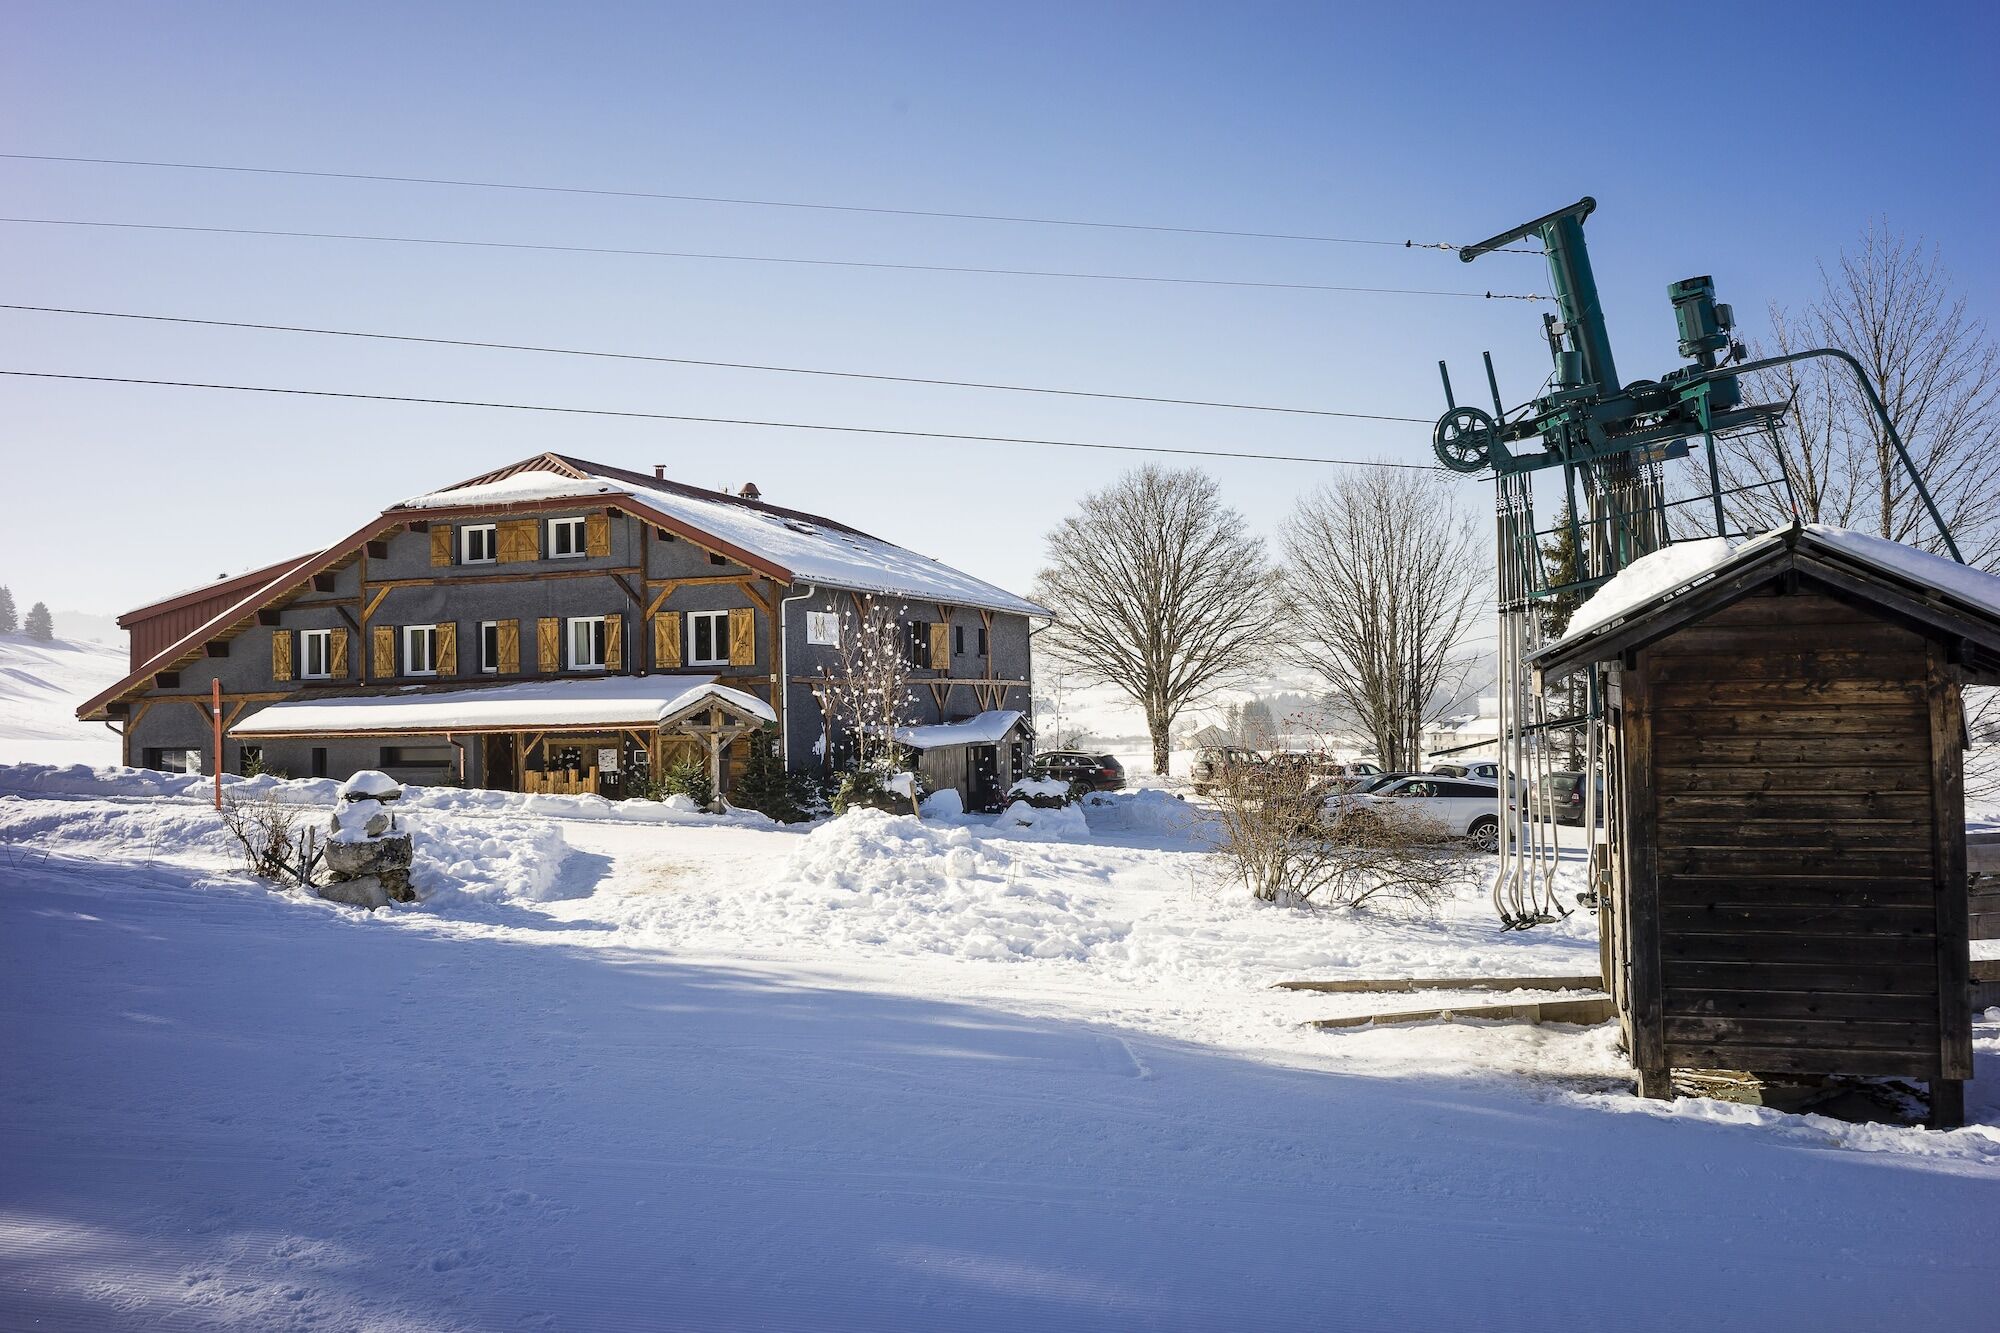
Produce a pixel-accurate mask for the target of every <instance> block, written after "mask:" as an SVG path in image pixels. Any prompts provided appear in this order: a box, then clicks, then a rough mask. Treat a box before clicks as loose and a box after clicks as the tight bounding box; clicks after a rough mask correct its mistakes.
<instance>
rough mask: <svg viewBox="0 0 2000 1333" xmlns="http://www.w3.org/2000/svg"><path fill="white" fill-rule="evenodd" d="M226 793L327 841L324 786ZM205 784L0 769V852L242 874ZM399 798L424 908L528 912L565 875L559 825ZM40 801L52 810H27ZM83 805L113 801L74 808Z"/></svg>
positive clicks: (253, 784) (269, 781) (258, 786)
mask: <svg viewBox="0 0 2000 1333" xmlns="http://www.w3.org/2000/svg"><path fill="white" fill-rule="evenodd" d="M225 781H226V784H227V785H226V786H225V788H224V790H225V791H226V792H227V793H228V794H229V795H231V796H234V797H236V798H237V799H239V800H261V799H263V798H265V797H276V798H277V799H279V800H280V801H281V802H282V803H284V804H286V805H298V806H303V807H306V808H305V809H303V810H301V812H300V813H301V816H302V818H303V820H304V822H305V823H307V824H310V825H311V826H312V827H315V828H318V829H319V830H320V831H321V832H322V833H324V832H326V830H327V820H328V817H329V816H330V815H331V814H332V812H333V809H334V804H335V801H334V794H335V792H336V791H337V790H338V788H339V784H338V783H336V782H334V781H333V780H332V779H331V778H309V779H305V780H303V781H281V780H278V779H274V778H241V779H226V780H225ZM212 782H213V779H211V778H204V777H190V776H187V775H185V774H177V773H153V772H149V771H147V770H144V769H130V768H125V769H120V768H109V769H103V768H101V769H92V768H87V767H84V766H83V765H72V766H69V767H65V768H58V767H51V766H47V765H32V764H14V765H8V766H0V792H4V793H8V794H11V795H12V796H13V797H14V799H11V800H0V844H7V843H11V844H16V845H22V846H28V847H37V848H44V849H47V850H50V851H56V852H68V851H72V850H73V851H76V852H79V853H85V852H87V854H88V855H90V856H91V857H92V858H93V859H108V860H123V861H141V862H144V861H157V862H160V863H163V864H182V865H192V866H195V867H199V868H201V869H204V870H213V871H231V870H237V869H240V867H241V865H242V849H241V847H240V846H239V845H238V844H237V843H236V841H235V840H234V839H233V838H231V837H230V835H229V833H228V831H227V830H226V829H224V828H223V826H222V819H221V817H220V816H219V815H218V814H217V813H216V812H215V810H214V809H212V808H211V807H210V806H209V805H208V803H207V796H208V793H209V791H210V790H211V789H212V788H211V783H212ZM405 792H406V794H405V799H404V800H402V801H399V802H397V804H396V806H395V810H396V812H397V819H398V822H399V824H400V825H401V826H402V828H403V829H405V830H406V831H408V832H409V833H410V834H411V835H412V836H411V844H412V850H413V852H414V854H415V861H414V864H413V865H412V867H411V871H410V876H411V879H412V881H413V882H414V883H415V884H416V886H417V892H418V893H419V894H420V895H422V899H423V903H422V905H423V906H425V907H444V908H453V907H460V906H464V905H467V904H472V903H531V902H543V901H546V900H548V899H550V898H552V897H556V896H559V893H560V885H561V878H562V870H563V863H564V862H565V861H566V860H567V859H568V857H569V852H570V848H569V845H568V843H567V842H566V841H565V839H564V838H563V834H562V826H561V825H560V824H557V823H554V822H552V821H550V820H546V819H533V818H521V817H513V816H504V815H495V814H493V813H491V812H490V811H488V810H483V809H480V808H479V807H478V806H477V805H476V804H475V805H473V807H472V813H470V814H469V813H467V812H463V811H455V810H453V809H451V808H450V805H451V803H450V802H436V803H431V804H429V805H427V804H426V803H425V802H424V801H423V800H422V799H420V798H421V797H422V796H424V795H427V794H428V795H439V796H461V797H463V796H475V795H495V794H505V793H472V792H456V791H451V790H450V789H447V788H432V789H430V790H429V792H428V793H426V792H425V791H424V789H421V788H414V787H412V788H407V789H405ZM38 795H39V796H44V797H55V798H58V799H40V800H38V799H35V797H36V796H38ZM92 796H96V797H100V798H102V797H107V796H108V797H112V798H114V799H111V800H104V799H97V800H91V799H75V798H78V797H86V798H87V797H92ZM117 798H125V799H117ZM133 798H137V799H133ZM545 799H560V798H545ZM569 799H573V800H574V799H585V798H569ZM587 799H592V800H595V799H596V798H594V797H593V798H587ZM601 804H604V805H609V804H610V802H601ZM361 805H362V806H364V807H367V812H368V813H370V814H373V813H375V811H376V807H375V806H374V805H373V803H372V802H362V803H361ZM243 882H245V883H248V882H253V881H249V880H247V879H246V880H244V881H243Z"/></svg>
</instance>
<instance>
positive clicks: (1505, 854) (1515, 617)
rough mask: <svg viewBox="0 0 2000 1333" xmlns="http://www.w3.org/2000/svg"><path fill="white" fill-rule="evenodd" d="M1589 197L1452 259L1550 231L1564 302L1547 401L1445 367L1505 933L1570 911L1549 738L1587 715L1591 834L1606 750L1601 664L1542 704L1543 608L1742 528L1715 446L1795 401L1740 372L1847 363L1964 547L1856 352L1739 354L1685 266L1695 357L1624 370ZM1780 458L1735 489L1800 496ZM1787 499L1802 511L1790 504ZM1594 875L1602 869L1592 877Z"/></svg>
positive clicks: (1684, 303)
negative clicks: (1589, 240) (1495, 619)
mask: <svg viewBox="0 0 2000 1333" xmlns="http://www.w3.org/2000/svg"><path fill="white" fill-rule="evenodd" d="M1596 207H1597V202H1596V200H1594V199H1590V198H1587V197H1586V198H1583V199H1579V200H1578V201H1577V202H1575V203H1574V204H1571V205H1569V206H1568V207H1566V208H1560V209H1557V210H1556V211H1555V212H1553V213H1549V214H1546V215H1545V216H1542V217H1539V218H1536V219H1535V220H1534V221H1532V222H1525V223H1523V224H1521V225H1520V226H1518V227H1514V228H1511V229H1510V230H1508V231H1504V232H1502V233H1500V234H1499V235H1497V236H1494V237H1492V238H1491V239H1489V240H1485V241H1481V242H1480V243H1479V244H1477V245H1469V246H1466V247H1465V248H1464V249H1462V250H1461V251H1459V258H1460V259H1461V260H1463V261H1464V262H1466V263H1471V262H1472V261H1473V260H1475V259H1478V258H1479V257H1480V256H1481V255H1485V254H1488V253H1491V252H1492V251H1495V250H1499V249H1501V248H1502V247H1505V246H1508V245H1511V244H1512V243H1514V242H1516V241H1523V240H1529V239H1534V240H1538V241H1539V242H1540V243H1541V247H1542V250H1543V252H1544V254H1545V255H1546V257H1547V260H1548V265H1549V277H1550V281H1551V284H1552V286H1553V288H1554V294H1555V300H1556V306H1557V313H1556V314H1553V315H1544V316H1543V321H1542V331H1543V334H1544V336H1545V337H1546V339H1547V341H1548V347H1549V355H1550V359H1551V360H1552V361H1553V363H1554V369H1553V372H1552V373H1551V375H1550V377H1549V380H1548V383H1547V386H1546V388H1545V390H1544V391H1543V393H1542V394H1541V396H1539V397H1537V398H1535V399H1533V400H1531V401H1530V402H1528V403H1525V404H1523V405H1521V406H1519V407H1517V408H1514V409H1513V410H1511V411H1509V410H1507V409H1506V408H1505V407H1503V405H1502V403H1501V398H1500V386H1499V380H1498V378H1497V376H1496V375H1495V373H1494V370H1493V357H1492V354H1491V353H1487V354H1486V355H1485V357H1484V361H1485V370H1486V383H1487V388H1488V390H1489V392H1490V393H1491V396H1492V404H1493V406H1492V411H1491V412H1488V411H1486V410H1485V409H1483V408H1479V407H1473V406H1469V405H1468V406H1461V405H1459V403H1458V401H1457V400H1456V398H1455V397H1454V396H1453V394H1452V386H1451V375H1450V372H1449V371H1448V370H1447V369H1446V368H1445V366H1444V363H1443V362H1439V363H1438V370H1439V373H1440V374H1441V375H1442V376H1443V379H1444V392H1445V405H1446V411H1445V414H1444V415H1443V416H1442V417H1440V418H1439V419H1438V422H1437V426H1436V428H1435V430H1434V431H1433V433H1432V437H1431V442H1432V447H1433V448H1434V449H1435V450H1436V453H1437V457H1438V460H1439V461H1440V462H1442V463H1443V464H1444V465H1445V466H1446V467H1448V468H1450V469H1452V470H1453V471H1455V472H1463V473H1490V474H1491V475H1492V476H1493V479H1494V488H1495V503H1494V512H1495V520H1496V530H1495V537H1496V543H1495V547H1496V549H1495V557H1496V574H1497V585H1498V588H1497V592H1498V604H1499V620H1500V625H1499V676H1500V679H1499V687H1498V693H1499V698H1500V717H1499V723H1500V762H1501V768H1502V775H1503V788H1504V790H1505V791H1506V792H1507V793H1508V795H1509V798H1510V799H1508V800H1506V801H1503V803H1502V805H1503V809H1502V811H1501V816H1502V817H1501V820H1500V848H1499V851H1500V868H1499V872H1498V874H1497V875H1496V877H1495V880H1494V886H1493V899H1494V907H1495V909H1496V911H1498V913H1499V915H1500V919H1501V923H1502V925H1503V926H1504V927H1506V928H1508V929H1520V928H1524V927H1528V926H1534V925H1539V924H1543V923H1546V922H1549V921H1553V920H1555V919H1556V918H1557V917H1558V915H1560V914H1562V913H1563V909H1562V907H1561V906H1560V904H1558V902H1557V901H1556V891H1555V871H1556V862H1557V855H1558V847H1557V842H1556V834H1555V825H1554V824H1553V823H1548V824H1544V823H1543V822H1541V821H1539V820H1537V819H1535V818H1533V804H1534V802H1535V801H1536V800H1538V799H1545V796H1544V793H1546V792H1547V791H1548V790H1549V774H1550V771H1551V769H1552V768H1553V767H1554V765H1553V763H1552V759H1553V753H1554V745H1553V743H1552V742H1553V733H1555V732H1557V731H1559V730H1561V729H1566V728H1571V727H1583V728H1585V729H1586V732H1587V739H1586V742H1585V747H1584V749H1585V753H1586V755H1587V756H1588V759H1587V761H1586V765H1585V777H1584V781H1583V791H1584V801H1585V809H1584V837H1585V840H1586V842H1589V841H1590V839H1591V838H1592V837H1593V836H1594V830H1595V828H1596V826H1597V817H1598V810H1597V806H1598V796H1599V791H1600V782H1599V780H1598V773H1599V771H1600V768H1601V766H1602V756H1603V754H1604V748H1603V734H1602V719H1603V709H1602V707H1601V689H1600V682H1599V681H1598V680H1597V679H1596V677H1595V675H1593V676H1592V677H1591V679H1590V681H1589V683H1588V692H1587V700H1588V704H1587V707H1586V708H1585V710H1584V713H1583V714H1582V715H1581V716H1578V717H1565V718H1556V717H1550V716H1549V715H1548V711H1549V710H1548V703H1547V700H1546V699H1545V698H1544V697H1543V695H1542V692H1541V691H1539V690H1538V689H1536V688H1534V682H1533V681H1532V680H1531V678H1530V673H1529V671H1528V668H1527V666H1526V662H1527V659H1528V658H1529V656H1530V655H1531V654H1532V653H1533V652H1534V651H1535V650H1536V649H1537V648H1539V647H1540V646H1541V644H1542V638H1543V629H1542V620H1541V616H1540V615H1539V614H1538V612H1539V611H1540V609H1541V606H1542V604H1543V603H1545V602H1546V601H1547V599H1549V598H1553V597H1559V596H1562V595H1564V594H1566V593H1579V594H1581V593H1587V592H1589V591H1590V590H1592V589H1595V588H1596V587H1598V586H1599V585H1601V584H1603V583H1604V582H1606V581H1607V580H1609V579H1611V578H1612V577H1613V576H1615V575H1616V574H1617V573H1618V571H1619V570H1621V569H1623V568H1624V567H1625V566H1626V565H1629V564H1630V563H1632V562H1633V561H1634V560H1637V559H1638V558H1639V557H1641V556H1643V555H1646V554H1647V553H1649V552H1651V551H1655V550H1658V549H1659V548H1661V547H1662V546H1665V545H1667V544H1668V543H1669V542H1671V541H1673V540H1676V538H1677V537H1678V538H1682V539H1685V538H1689V537H1708V536H1719V537H1728V536H1733V535H1740V534H1733V533H1731V532H1730V531H1729V528H1728V519H1727V513H1726V508H1725V506H1724V503H1723V501H1724V500H1725V499H1726V498H1727V497H1728V496H1729V495H1731V494H1734V493H1736V491H1734V490H1725V489H1724V487H1723V484H1722V478H1721V469H1720V466H1719V464H1718V462H1717V458H1716V446H1717V442H1718V440H1726V439H1728V438H1730V437H1733V436H1738V435H1743V434H1747V433H1751V432H1758V431H1762V432H1766V433H1769V434H1771V435H1772V437H1773V439H1774V441H1775V438H1776V432H1777V428H1778V422H1779V419H1780V418H1781V417H1782V416H1783V414H1784V412H1785V409H1786V407H1787V404H1784V403H1775V404H1751V403H1745V402H1744V401H1743V389H1742V383H1741V377H1742V376H1744V375H1746V374H1748V373H1750V372H1753V371H1758V370H1766V369H1772V368H1775V367H1777V366H1781V365H1785V364H1787V363H1790V362H1794V361H1802V360H1807V359H1810V358H1818V357H1831V358H1834V359H1837V360H1840V361H1843V362H1845V363H1846V364H1847V365H1848V367H1849V368H1850V369H1852V370H1853V372H1854V374H1855V376H1856V378H1857V379H1858V380H1859V381H1860V383H1861V387H1862V389H1863V390H1864V392H1865V393H1866V395H1867V397H1868V399H1869V401H1870V403H1871V404H1872V406H1873V407H1874V410H1875V414H1876V416H1877V418H1878V419H1879V421H1880V423H1881V425H1882V427H1883V429H1884V433H1885V435H1886V437H1887V438H1888V439H1889V440H1890V442H1891V443H1892V444H1893V445H1894V447H1895V450H1896V452H1897V454H1898V456H1899V457H1900V459H1901V461H1902V463H1903V466H1904V469H1905V471H1906V472H1907V473H1908V474H1909V476H1910V478H1911V480H1912V482H1913V483H1914V484H1915V488H1916V491H1917V493H1918V494H1919V495H1920V496H1922V498H1923V501H1924V504H1925V506H1926V508H1927V509H1928V510H1929V513H1930V516H1931V519H1932V521H1933V522H1934V523H1935V524H1936V525H1937V528H1938V531H1939V532H1940V533H1941V534H1942V535H1943V538H1944V544H1945V546H1946V547H1947V549H1948V550H1949V551H1950V552H1951V554H1952V557H1953V558H1954V559H1957V558H1959V555H1958V548H1957V546H1956V544H1955V543H1954V542H1953V541H1952V538H1951V534H1950V532H1949V531H1948V530H1947V528H1946V526H1945V523H1944V520H1943V518H1942V517H1941V516H1940V515H1939V513H1938V511H1937V506H1936V505H1935V504H1934V503H1933V502H1932V500H1931V497H1930V493H1929V491H1928V490H1927V489H1926V488H1925V486H1924V483H1923V480H1922V478H1921V477H1920V476H1918V474H1917V471H1916V468H1915V467H1914V465H1913V464H1912V463H1911V462H1910V457H1909V454H1908V452H1907V451H1906V450H1905V449H1904V447H1903V442H1902V439H1901V437H1900V436H1899V435H1897V433H1896V429H1895V425H1894V423H1893V422H1891V421H1890V420H1889V416H1888V413H1887V411H1886V410H1885V409H1884V408H1883V406H1882V403H1881V400H1880V399H1879V398H1878V397H1877V396H1876V394H1875V391H1874V387H1873V386H1872V385H1871V384H1870V383H1869V382H1868V379H1867V376H1866V375H1865V373H1864V372H1863V371H1862V368H1861V366H1860V364H1859V363H1858V362H1856V361H1855V360H1854V358H1853V357H1851V356H1849V355H1848V354H1847V353H1845V352H1842V351H1839V350H1838V349H1834V348H1820V349H1815V350H1812V351H1807V352H1799V353H1795V354H1792V355H1789V356H1780V357H1770V358H1765V359H1762V360H1758V361H1745V360H1744V355H1745V353H1744V348H1743V345H1742V344H1741V343H1740V342H1738V341H1736V339H1735V337H1734V336H1733V330H1734V325H1735V320H1734V317H1733V315H1732V313H1731V311H1730V308H1729V307H1728V306H1727V305H1722V304H1719V303H1717V301H1716V299H1715V283H1714V281H1713V280H1712V279H1711V278H1708V277H1706V276H1703V277H1694V278H1685V279H1683V280H1681V281H1679V282H1676V283H1673V284H1671V285H1670V286H1669V287H1668V288H1667V296H1668V299H1669V301H1671V302H1672V304H1673V307H1674V318H1675V321H1676V323H1677V325H1678V328H1679V332H1680V352H1681V355H1682V356H1684V357H1687V358H1688V361H1687V364H1685V365H1682V366H1679V367H1677V368H1675V369H1673V370H1671V371H1669V372H1667V373H1666V374H1665V375H1662V376H1661V377H1660V378H1659V379H1657V380H1648V379H1640V380H1632V381H1630V382H1629V383H1628V382H1624V381H1621V380H1620V378H1619V375H1618V369H1617V364H1616V362H1615V360H1614V359H1613V356H1612V352H1611V336H1610V332H1609V330H1608V329H1607V328H1606V325H1605V320H1604V310H1603V306H1602V304H1601V302H1600V300H1599V297H1598V292H1597V280H1596V278H1595V276H1594V275H1593V274H1592V272H1591V266H1590V252H1589V249H1588V247H1587V246H1586V244H1585V242H1584V234H1583V224H1584V221H1585V220H1586V219H1587V218H1589V217H1590V215H1591V214H1592V212H1594V211H1595V210H1596ZM1697 442H1698V443H1699V447H1700V448H1702V450H1703V451H1704V455H1705V460H1706V463H1707V467H1706V469H1705V470H1704V469H1689V475H1691V476H1697V477H1699V476H1701V475H1702V473H1703V471H1705V473H1706V476H1705V482H1706V484H1705V486H1697V487H1696V488H1695V493H1694V494H1692V495H1688V496H1684V497H1682V498H1678V499H1674V500H1669V499H1668V498H1667V487H1666V484H1665V475H1664V471H1663V468H1664V465H1665V464H1666V463H1668V462H1670V461H1673V460H1676V459H1684V458H1687V457H1689V456H1690V454H1691V452H1692V450H1693V448H1694V447H1696V444H1697ZM1772 457H1773V458H1774V459H1776V460H1777V461H1778V463H1779V468H1780V472H1779V475H1778V476H1777V477H1774V478H1771V479H1769V480H1765V481H1758V482H1752V483H1751V484H1750V485H1749V486H1745V487H1739V488H1737V490H1748V489H1753V488H1757V487H1766V486H1769V487H1782V488H1783V489H1784V490H1785V492H1786V494H1787V495H1788V496H1791V494H1792V492H1791V478H1790V476H1789V474H1787V473H1785V472H1784V471H1783V470H1782V469H1783V457H1784V455H1783V452H1782V450H1777V449H1774V450H1773V451H1772ZM1558 470H1559V471H1560V473H1561V478H1562V481H1561V485H1562V489H1563V497H1564V502H1565V507H1564V513H1565V515H1566V517H1565V520H1564V522H1565V524H1566V525H1567V527H1568V530H1569V537H1570V539H1571V540H1572V541H1573V543H1574V546H1573V549H1574V550H1575V551H1576V553H1577V561H1578V565H1579V568H1580V571H1581V576H1580V577H1578V578H1575V579H1571V580H1567V581H1561V582H1552V581H1551V580H1550V578H1549V577H1548V570H1547V569H1546V567H1545V565H1544V562H1543V558H1542V550H1541V540H1542V539H1543V538H1544V537H1547V536H1549V535H1550V534H1551V533H1553V532H1554V531H1555V530H1556V529H1554V528H1549V529H1538V528H1537V527H1536V523H1535V505H1534V479H1535V476H1536V474H1537V473H1542V472H1548V473H1554V472H1557V471H1558ZM1687 507H1694V508H1695V512H1694V513H1693V514H1690V515H1687V516H1681V515H1679V514H1678V512H1677V511H1679V510H1681V509H1683V508H1687ZM1792 510H1793V516H1794V518H1795V519H1796V518H1797V505H1796V502H1795V499H1794V503H1793V505H1792ZM1614 777H1615V775H1614ZM1610 805H1611V809H1610V810H1609V811H1608V812H1607V819H1606V830H1605V833H1606V845H1607V846H1608V847H1610V848H1616V847H1617V846H1618V845H1619V831H1618V828H1617V826H1616V813H1617V811H1616V802H1611V803H1610ZM1597 883H1598V880H1597V878H1596V875H1595V873H1594V874H1593V878H1592V884H1593V887H1595V885H1596V884H1597Z"/></svg>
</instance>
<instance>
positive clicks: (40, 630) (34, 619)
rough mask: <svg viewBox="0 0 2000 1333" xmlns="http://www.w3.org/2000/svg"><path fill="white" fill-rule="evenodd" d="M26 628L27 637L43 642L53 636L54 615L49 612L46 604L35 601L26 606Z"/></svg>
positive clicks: (54, 632) (54, 629)
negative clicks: (31, 604)
mask: <svg viewBox="0 0 2000 1333" xmlns="http://www.w3.org/2000/svg"><path fill="white" fill-rule="evenodd" d="M27 630H28V637H29V638H31V639H40V640H41V641H42V642H43V643H47V642H48V641H49V640H51V639H53V638H55V636H56V622H55V617H53V616H51V615H50V614H49V608H48V606H47V605H46V604H44V603H42V602H36V603H35V604H34V605H33V606H31V607H29V608H28V624H27Z"/></svg>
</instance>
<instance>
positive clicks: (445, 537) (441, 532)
mask: <svg viewBox="0 0 2000 1333" xmlns="http://www.w3.org/2000/svg"><path fill="white" fill-rule="evenodd" d="M431 563H432V564H433V565H448V564H450V563H451V524H449V523H433V524H431Z"/></svg>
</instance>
